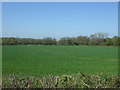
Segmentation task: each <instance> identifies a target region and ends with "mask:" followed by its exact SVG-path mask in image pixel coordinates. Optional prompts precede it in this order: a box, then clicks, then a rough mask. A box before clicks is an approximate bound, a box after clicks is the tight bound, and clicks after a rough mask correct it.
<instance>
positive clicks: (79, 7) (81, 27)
mask: <svg viewBox="0 0 120 90" xmlns="http://www.w3.org/2000/svg"><path fill="white" fill-rule="evenodd" d="M117 5H118V3H117V2H61V3H60V2H58V3H54V2H47V3H46V2H23V3H22V2H18V3H13V2H9V3H8V2H4V3H2V24H3V25H2V26H3V27H2V28H3V29H2V32H3V36H5V37H6V36H8V37H11V36H12V37H21V38H44V37H53V38H57V39H59V38H61V37H74V36H79V35H86V36H89V35H91V34H93V33H96V32H104V33H109V34H110V36H111V37H112V36H115V35H117V34H118V6H117Z"/></svg>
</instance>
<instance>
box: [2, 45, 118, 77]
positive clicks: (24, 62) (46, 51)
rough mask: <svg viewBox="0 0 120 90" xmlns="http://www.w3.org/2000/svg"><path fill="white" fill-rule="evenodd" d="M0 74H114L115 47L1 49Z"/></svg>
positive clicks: (116, 52) (23, 46)
mask: <svg viewBox="0 0 120 90" xmlns="http://www.w3.org/2000/svg"><path fill="white" fill-rule="evenodd" d="M2 65H3V67H2V68H3V75H8V74H16V75H48V74H53V75H62V74H74V73H77V72H83V73H87V74H97V73H103V74H106V75H109V74H115V75H116V74H117V72H118V69H117V68H118V48H117V47H97V46H40V45H21V46H3V47H2Z"/></svg>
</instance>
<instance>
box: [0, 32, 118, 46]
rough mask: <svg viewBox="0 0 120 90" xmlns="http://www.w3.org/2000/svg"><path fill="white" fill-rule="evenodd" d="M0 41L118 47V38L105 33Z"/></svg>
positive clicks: (5, 39) (5, 41)
mask: <svg viewBox="0 0 120 90" xmlns="http://www.w3.org/2000/svg"><path fill="white" fill-rule="evenodd" d="M0 39H1V42H0V44H1V45H101V46H102V45H107V46H111V45H114V46H118V45H120V37H119V36H114V37H111V38H110V37H108V34H106V33H95V34H92V35H90V36H77V37H62V38H60V39H59V40H57V39H55V38H51V37H46V38H43V39H33V38H15V37H2V38H0Z"/></svg>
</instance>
